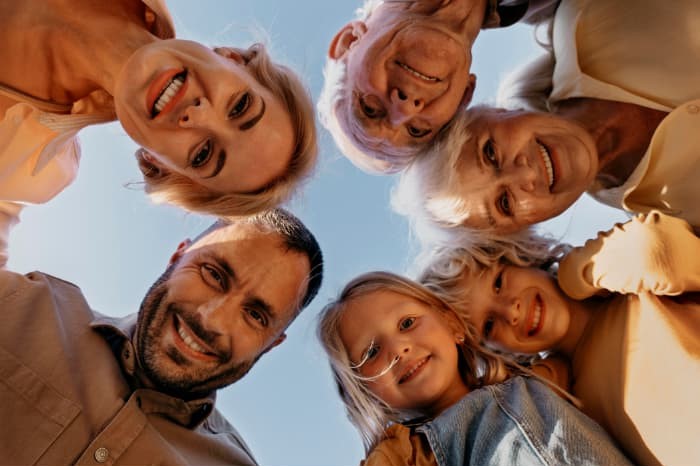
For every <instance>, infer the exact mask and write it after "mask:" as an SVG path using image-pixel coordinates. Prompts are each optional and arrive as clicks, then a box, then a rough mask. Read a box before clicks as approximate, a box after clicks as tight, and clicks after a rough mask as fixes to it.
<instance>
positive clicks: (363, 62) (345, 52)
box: [331, 14, 475, 148]
mask: <svg viewBox="0 0 700 466" xmlns="http://www.w3.org/2000/svg"><path fill="white" fill-rule="evenodd" d="M384 16H387V15H386V14H385V15H384ZM344 31H345V35H344V36H343V31H341V32H340V33H339V35H338V36H336V39H337V40H336V41H334V44H333V45H335V46H338V47H336V48H335V49H334V47H333V45H332V47H331V57H332V58H337V59H342V60H344V61H345V63H346V65H347V73H348V74H347V85H346V87H345V95H346V100H345V101H346V102H347V105H346V106H345V107H344V108H338V109H337V110H336V111H337V113H338V117H339V119H341V121H343V123H344V126H345V130H346V131H349V132H352V133H353V134H354V136H355V139H356V140H359V141H361V142H362V143H363V144H364V145H366V146H368V147H373V146H376V145H378V142H379V141H385V142H386V143H388V144H389V145H391V146H393V147H397V148H402V147H407V146H420V145H424V144H426V143H427V142H429V141H431V140H432V139H433V138H434V137H435V135H436V134H437V133H438V132H439V131H440V129H441V128H442V127H443V126H444V125H445V124H447V123H448V122H449V121H450V120H451V119H452V117H453V116H454V114H455V112H456V110H457V108H458V107H459V106H460V105H461V104H465V103H468V102H469V100H470V99H471V95H472V91H473V87H474V83H475V78H474V76H473V75H470V74H469V69H470V66H471V51H470V47H471V44H467V41H466V39H465V38H464V37H463V36H462V35H460V34H458V33H455V32H454V31H453V30H452V29H451V28H449V27H447V25H444V24H442V23H441V22H439V21H435V20H434V19H432V18H430V17H428V18H415V17H413V18H410V17H406V16H404V17H401V16H399V15H393V16H392V15H389V17H388V18H385V17H382V18H373V17H370V21H368V22H367V23H366V24H365V23H362V22H355V23H351V24H350V25H348V26H346V29H344ZM343 40H344V42H343ZM334 54H335V56H334Z"/></svg>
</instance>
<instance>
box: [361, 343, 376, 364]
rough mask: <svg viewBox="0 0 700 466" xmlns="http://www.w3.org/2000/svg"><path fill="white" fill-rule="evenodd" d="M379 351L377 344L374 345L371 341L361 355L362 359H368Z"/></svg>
mask: <svg viewBox="0 0 700 466" xmlns="http://www.w3.org/2000/svg"><path fill="white" fill-rule="evenodd" d="M377 353H379V346H377V345H375V344H374V343H372V344H371V345H370V346H369V348H367V350H365V354H363V355H362V359H363V360H365V361H368V360H370V359H372V358H373V357H375V356H376V355H377Z"/></svg>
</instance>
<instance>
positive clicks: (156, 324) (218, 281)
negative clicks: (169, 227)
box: [136, 225, 309, 396]
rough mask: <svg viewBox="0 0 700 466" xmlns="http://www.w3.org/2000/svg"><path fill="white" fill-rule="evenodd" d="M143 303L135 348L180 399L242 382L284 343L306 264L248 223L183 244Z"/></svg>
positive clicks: (155, 379)
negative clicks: (266, 355) (261, 358)
mask: <svg viewBox="0 0 700 466" xmlns="http://www.w3.org/2000/svg"><path fill="white" fill-rule="evenodd" d="M173 260H174V262H173V263H172V265H171V267H170V268H169V269H168V270H167V271H166V273H165V274H164V275H163V277H161V279H160V280H159V281H158V282H157V283H156V284H155V285H154V286H153V287H152V288H151V290H150V291H149V293H148V295H147V296H146V298H145V299H144V301H143V303H142V305H141V311H140V313H139V322H138V331H137V336H136V351H137V353H138V354H139V355H140V360H141V363H142V365H143V366H144V367H143V369H144V372H145V375H146V376H147V377H148V379H149V380H150V381H151V382H152V383H154V384H155V385H156V386H158V387H159V388H161V389H162V390H164V391H166V392H168V393H173V394H177V395H180V396H196V395H203V394H205V393H207V392H210V391H211V390H214V389H217V388H220V387H223V386H226V385H228V384H231V383H233V382H235V381H236V380H238V379H240V378H241V377H242V376H243V375H244V374H245V373H246V372H247V371H248V369H250V368H251V367H252V366H253V364H254V363H255V361H257V359H258V358H259V357H260V356H261V355H262V354H263V353H265V352H266V351H268V350H269V349H271V348H272V347H274V346H276V345H278V344H279V343H281V342H282V341H283V340H284V337H285V334H284V329H285V328H286V327H287V325H288V324H289V322H290V321H291V320H292V319H293V318H294V316H295V313H296V309H297V306H298V304H299V302H300V299H301V297H302V296H303V295H304V293H305V291H306V281H307V278H308V276H309V261H308V259H307V257H306V256H305V255H304V254H301V253H298V252H295V251H288V250H287V249H286V248H285V247H284V245H283V243H282V239H281V238H280V237H279V235H277V234H275V233H261V232H260V231H259V230H258V229H257V228H256V227H254V226H251V225H231V226H227V227H223V228H220V229H218V230H216V231H214V232H212V233H210V234H208V235H206V236H205V237H203V238H201V239H200V240H198V241H197V242H196V243H194V244H192V245H189V243H183V244H182V245H181V246H180V248H178V251H177V252H176V253H175V255H174V256H173Z"/></svg>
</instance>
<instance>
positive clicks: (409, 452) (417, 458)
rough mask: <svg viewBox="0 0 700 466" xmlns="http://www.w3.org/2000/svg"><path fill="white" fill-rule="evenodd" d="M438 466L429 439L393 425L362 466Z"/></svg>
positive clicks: (404, 427)
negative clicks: (410, 465) (409, 465)
mask: <svg viewBox="0 0 700 466" xmlns="http://www.w3.org/2000/svg"><path fill="white" fill-rule="evenodd" d="M406 464H412V465H416V466H436V465H437V463H436V459H435V455H433V452H432V450H431V449H430V445H429V443H428V440H427V438H426V437H425V436H424V435H422V434H420V433H417V432H414V431H412V429H410V428H408V427H406V426H404V425H402V424H393V425H392V426H390V427H389V428H388V429H386V431H385V432H384V437H383V438H382V440H381V441H380V442H379V443H378V444H377V445H376V446H375V447H374V448H373V449H372V451H370V452H369V454H368V455H367V459H365V460H364V461H363V462H362V466H403V465H406Z"/></svg>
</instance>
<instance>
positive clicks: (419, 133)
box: [406, 126, 433, 139]
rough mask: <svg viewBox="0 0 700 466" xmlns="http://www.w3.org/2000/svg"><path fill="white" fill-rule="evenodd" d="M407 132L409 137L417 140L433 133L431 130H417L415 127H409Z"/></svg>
mask: <svg viewBox="0 0 700 466" xmlns="http://www.w3.org/2000/svg"><path fill="white" fill-rule="evenodd" d="M406 131H408V135H409V136H411V137H412V138H417V139H419V138H422V137H425V136H427V135H429V134H430V133H432V132H433V130H431V129H420V128H416V127H415V126H407V127H406Z"/></svg>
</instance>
